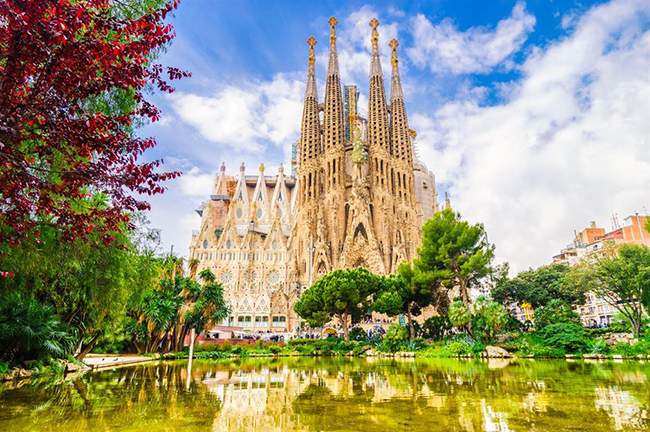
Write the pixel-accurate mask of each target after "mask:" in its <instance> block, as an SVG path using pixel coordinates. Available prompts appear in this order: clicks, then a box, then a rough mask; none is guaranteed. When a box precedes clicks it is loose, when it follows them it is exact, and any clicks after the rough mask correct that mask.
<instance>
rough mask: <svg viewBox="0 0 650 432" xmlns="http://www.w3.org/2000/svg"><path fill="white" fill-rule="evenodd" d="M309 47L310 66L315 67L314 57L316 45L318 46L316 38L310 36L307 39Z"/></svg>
mask: <svg viewBox="0 0 650 432" xmlns="http://www.w3.org/2000/svg"><path fill="white" fill-rule="evenodd" d="M307 45H309V64H310V65H313V64H314V62H316V56H315V55H314V45H316V38H315V37H313V36H309V39H307Z"/></svg>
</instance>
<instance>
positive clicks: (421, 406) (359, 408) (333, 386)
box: [0, 358, 650, 432]
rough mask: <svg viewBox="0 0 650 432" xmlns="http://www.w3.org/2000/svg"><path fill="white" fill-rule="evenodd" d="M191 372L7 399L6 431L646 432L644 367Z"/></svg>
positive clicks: (154, 373) (248, 367)
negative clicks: (532, 431)
mask: <svg viewBox="0 0 650 432" xmlns="http://www.w3.org/2000/svg"><path fill="white" fill-rule="evenodd" d="M187 371H188V369H187V363H185V362H173V363H161V364H158V365H148V366H137V367H132V368H125V369H118V370H115V371H107V372H100V373H95V374H87V375H84V376H82V377H80V378H77V379H74V380H70V381H65V382H59V383H42V384H39V385H34V386H24V387H22V388H19V389H13V390H5V391H4V392H3V393H1V394H0V408H1V409H0V430H15V431H27V430H43V431H50V430H52V431H53V430H57V432H60V431H66V430H74V431H75V432H84V431H91V430H93V431H97V430H127V431H145V430H146V431H151V430H164V431H172V430H174V431H176V430H206V431H208V430H212V431H322V430H338V431H350V430H356V431H366V430H372V431H374V430H381V431H392V430H413V431H424V430H426V431H432V430H433V431H471V432H479V431H501V432H506V431H529V430H535V431H557V430H585V431H586V430H589V431H608V430H613V429H617V430H649V429H650V420H649V419H648V410H649V408H650V405H649V400H650V393H649V390H648V388H649V382H650V365H648V364H639V363H623V364H613V363H598V364H588V363H584V362H579V361H578V362H572V363H568V362H564V361H528V360H521V361H520V360H517V361H500V360H498V361H479V360H476V361H458V360H428V361H420V360H417V361H413V360H410V361H397V360H383V359H373V360H371V361H366V360H365V359H353V360H350V359H330V358H321V359H318V358H316V359H314V358H283V359H256V360H242V361H237V362H204V361H196V362H194V364H193V366H192V371H191V375H190V376H188V372H187ZM188 382H189V388H188V389H186V388H185V385H186V383H188ZM9 425H11V427H10V428H9Z"/></svg>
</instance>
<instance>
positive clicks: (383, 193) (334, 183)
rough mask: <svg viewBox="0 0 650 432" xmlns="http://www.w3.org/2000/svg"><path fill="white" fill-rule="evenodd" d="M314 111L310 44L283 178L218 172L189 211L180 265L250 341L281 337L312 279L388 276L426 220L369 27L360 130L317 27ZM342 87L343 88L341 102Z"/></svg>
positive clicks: (423, 182) (420, 167)
mask: <svg viewBox="0 0 650 432" xmlns="http://www.w3.org/2000/svg"><path fill="white" fill-rule="evenodd" d="M329 24H330V40H329V62H328V67H327V77H326V81H325V97H324V102H323V103H320V102H319V99H318V92H317V86H316V72H315V52H314V46H315V44H316V40H315V39H314V38H313V37H311V38H309V39H308V41H307V42H308V44H309V57H308V73H307V85H306V92H305V99H304V108H303V115H302V123H301V134H300V139H299V141H298V143H297V158H296V160H294V161H292V162H293V163H294V171H295V175H285V173H284V169H283V168H282V167H280V169H279V170H278V174H277V175H275V176H266V175H265V174H264V166H263V165H262V166H260V170H259V174H258V175H254V176H250V175H246V174H245V168H244V166H243V165H242V166H241V168H240V172H239V176H237V177H234V176H229V175H227V174H226V169H225V166H223V165H222V167H221V170H220V173H219V174H218V175H217V178H216V181H215V184H214V190H213V193H212V195H211V196H210V199H209V200H208V201H207V202H206V203H205V204H203V205H202V206H201V208H200V209H198V210H197V211H198V212H199V214H200V215H201V229H200V230H199V231H198V232H195V233H194V234H193V235H192V241H191V245H190V259H196V260H198V263H199V265H198V271H201V270H202V269H203V268H210V269H211V270H212V271H213V273H214V274H215V275H216V277H217V279H218V280H219V281H220V282H221V283H222V285H223V286H224V291H225V295H226V298H227V301H228V303H229V304H230V307H231V310H232V313H231V317H230V319H229V320H227V322H226V323H225V324H230V325H235V326H242V327H244V328H249V329H252V330H267V329H273V330H278V331H282V330H291V329H292V328H293V327H295V326H296V325H298V323H299V318H298V317H297V316H296V314H295V312H293V304H294V303H295V302H296V300H297V299H298V297H299V296H300V293H301V292H302V291H303V290H305V289H307V288H308V287H309V286H311V284H312V283H313V282H314V281H316V280H318V278H320V277H321V276H322V275H324V274H326V273H328V272H330V271H332V270H334V269H337V268H345V267H359V266H363V267H366V268H367V269H369V270H370V271H372V272H375V273H378V274H388V273H393V272H395V271H397V267H398V265H399V263H400V262H402V261H407V260H411V259H412V258H413V257H414V255H415V254H416V248H417V247H418V246H419V243H420V227H421V226H422V223H423V222H424V220H425V218H429V217H431V215H433V213H434V212H436V211H437V210H438V204H437V195H436V188H435V178H434V176H433V173H431V172H430V171H428V169H427V168H426V166H424V164H423V163H421V162H420V161H418V160H417V158H416V156H415V154H414V139H415V137H416V133H415V131H413V130H412V129H410V128H409V125H408V118H407V115H406V109H405V102H404V94H403V91H402V84H401V80H400V75H399V60H398V57H397V47H398V43H397V41H396V40H392V41H391V42H390V44H389V46H390V47H391V50H392V51H391V52H392V56H391V69H392V73H391V81H390V95H389V98H387V96H386V91H385V88H384V76H383V72H382V67H381V62H380V56H379V33H378V31H377V27H378V25H379V22H378V21H377V20H376V19H373V20H372V21H371V22H370V26H371V28H372V31H371V42H372V54H371V58H370V86H369V93H368V112H367V118H363V117H362V116H361V115H360V114H359V113H358V112H357V110H356V104H350V103H349V102H350V100H346V103H345V109H344V99H343V95H342V92H341V79H340V75H339V64H338V55H337V48H336V24H337V21H336V19H335V18H331V19H330V20H329ZM347 89H348V87H347V86H346V90H347Z"/></svg>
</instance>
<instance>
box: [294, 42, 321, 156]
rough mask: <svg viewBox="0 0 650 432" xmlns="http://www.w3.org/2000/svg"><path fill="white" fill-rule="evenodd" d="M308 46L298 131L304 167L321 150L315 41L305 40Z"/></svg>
mask: <svg viewBox="0 0 650 432" xmlns="http://www.w3.org/2000/svg"><path fill="white" fill-rule="evenodd" d="M307 44H308V45H309V59H308V61H309V68H308V71H307V90H306V91H305V105H304V108H303V111H302V126H301V129H300V146H299V152H300V156H299V158H300V164H301V165H304V164H305V162H307V161H308V160H310V159H313V158H315V157H317V156H318V154H319V153H320V150H321V139H320V130H321V129H320V121H319V117H318V93H317V92H316V65H315V63H316V56H315V55H314V45H316V39H314V37H313V36H312V37H310V38H309V39H307Z"/></svg>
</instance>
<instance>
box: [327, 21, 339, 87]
mask: <svg viewBox="0 0 650 432" xmlns="http://www.w3.org/2000/svg"><path fill="white" fill-rule="evenodd" d="M327 23H328V24H329V25H330V58H329V62H328V63H327V76H330V75H339V57H338V54H337V53H336V25H337V24H338V23H339V21H338V20H337V19H336V18H335V17H332V18H330V19H329V21H327Z"/></svg>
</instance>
